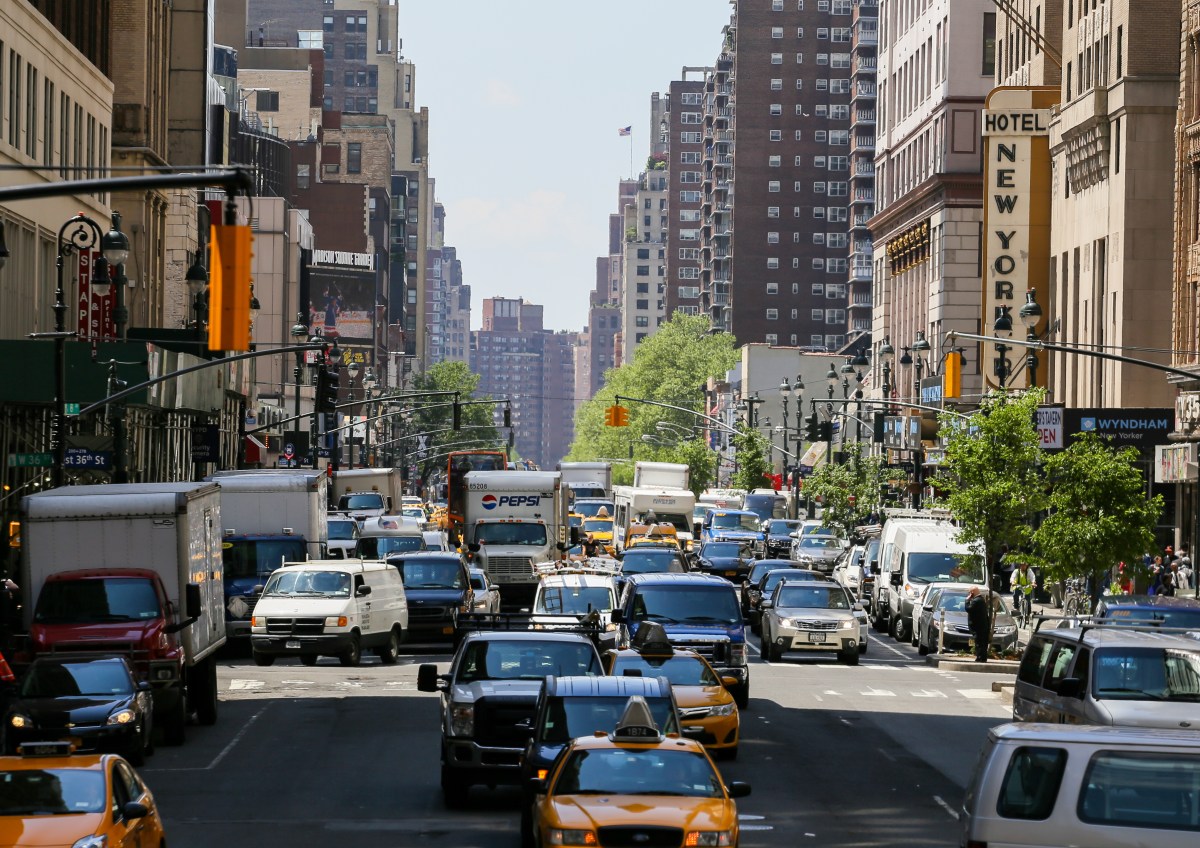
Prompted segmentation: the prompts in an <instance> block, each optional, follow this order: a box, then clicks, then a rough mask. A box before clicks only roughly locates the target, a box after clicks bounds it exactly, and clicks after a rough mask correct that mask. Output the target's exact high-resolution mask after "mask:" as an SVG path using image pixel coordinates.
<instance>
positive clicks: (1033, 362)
mask: <svg viewBox="0 0 1200 848" xmlns="http://www.w3.org/2000/svg"><path fill="white" fill-rule="evenodd" d="M1017 314H1018V315H1020V317H1021V323H1022V324H1024V325H1025V340H1026V341H1029V342H1036V341H1037V325H1038V322H1039V321H1041V320H1042V307H1041V306H1040V305H1039V304H1038V302H1037V292H1035V291H1034V290H1033V289H1029V290H1028V291H1026V292H1025V304H1024V305H1023V306H1022V307H1021V311H1020V312H1019V313H1017ZM1025 365H1026V367H1027V368H1028V369H1029V385H1030V386H1036V385H1037V369H1038V355H1037V349H1036V348H1032V347H1031V348H1029V353H1028V355H1027V356H1026V357H1025Z"/></svg>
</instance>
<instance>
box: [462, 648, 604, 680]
mask: <svg viewBox="0 0 1200 848" xmlns="http://www.w3.org/2000/svg"><path fill="white" fill-rule="evenodd" d="M603 673H604V672H603V670H602V669H601V668H600V662H599V658H598V657H597V656H596V649H595V648H593V647H592V645H591V643H590V642H577V641H574V640H572V641H569V642H567V641H549V640H545V641H537V640H529V639H521V640H515V639H514V640H511V641H510V640H505V639H481V640H479V641H476V642H471V643H470V644H468V645H467V646H466V648H464V649H463V654H462V659H461V660H460V662H459V669H458V682H459V683H474V682H475V681H477V680H541V679H542V678H543V677H545V676H546V675H548V674H553V675H556V676H558V677H562V676H564V675H586V676H588V677H598V676H600V675H601V674H603Z"/></svg>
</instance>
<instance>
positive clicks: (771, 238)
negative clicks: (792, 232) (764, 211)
mask: <svg viewBox="0 0 1200 848" xmlns="http://www.w3.org/2000/svg"><path fill="white" fill-rule="evenodd" d="M767 244H779V233H776V232H770V233H767Z"/></svg>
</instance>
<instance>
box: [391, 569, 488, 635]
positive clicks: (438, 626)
mask: <svg viewBox="0 0 1200 848" xmlns="http://www.w3.org/2000/svg"><path fill="white" fill-rule="evenodd" d="M387 563H388V565H391V566H393V567H395V568H396V569H397V570H398V571H399V572H400V577H401V578H402V579H403V580H404V595H405V597H406V598H407V599H408V638H409V641H410V642H411V641H414V640H416V641H419V640H420V638H421V637H422V636H424V637H425V638H437V639H450V640H453V639H454V637H455V630H456V628H457V625H458V616H459V615H460V614H462V613H468V612H470V611H471V610H472V609H473V608H474V605H475V594H474V590H472V589H471V574H470V571H469V570H468V569H467V564H466V562H464V561H463V558H462V557H460V556H459V555H458V554H456V553H453V552H446V551H413V552H411V553H405V554H392V555H391V556H389V557H388V558H387Z"/></svg>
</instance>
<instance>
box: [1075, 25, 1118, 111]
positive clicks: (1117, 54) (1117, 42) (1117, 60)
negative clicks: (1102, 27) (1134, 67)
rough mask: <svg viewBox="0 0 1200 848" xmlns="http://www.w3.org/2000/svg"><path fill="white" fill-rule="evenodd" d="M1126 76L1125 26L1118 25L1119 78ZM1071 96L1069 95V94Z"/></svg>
mask: <svg viewBox="0 0 1200 848" xmlns="http://www.w3.org/2000/svg"><path fill="white" fill-rule="evenodd" d="M1123 76H1125V27H1123V26H1119V27H1117V79H1121V78H1122V77H1123ZM1068 96H1069V95H1068Z"/></svg>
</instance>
